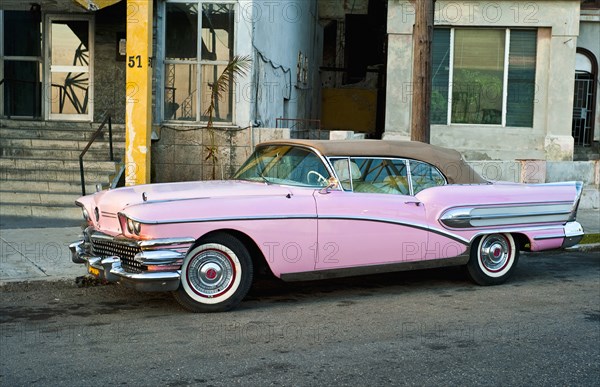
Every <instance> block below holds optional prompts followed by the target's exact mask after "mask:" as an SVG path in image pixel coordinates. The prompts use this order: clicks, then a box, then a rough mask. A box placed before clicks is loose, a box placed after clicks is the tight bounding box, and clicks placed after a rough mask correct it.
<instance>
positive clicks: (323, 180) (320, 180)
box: [306, 171, 329, 187]
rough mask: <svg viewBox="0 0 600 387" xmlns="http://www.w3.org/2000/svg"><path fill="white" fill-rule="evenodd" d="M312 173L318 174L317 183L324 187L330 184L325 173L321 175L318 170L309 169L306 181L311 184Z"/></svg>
mask: <svg viewBox="0 0 600 387" xmlns="http://www.w3.org/2000/svg"><path fill="white" fill-rule="evenodd" d="M311 175H316V176H317V183H319V184H321V185H322V186H323V187H326V186H327V185H328V184H329V180H327V179H326V178H325V177H324V176H323V175H321V174H320V173H319V172H317V171H308V173H307V174H306V181H307V182H308V183H309V184H310V179H311Z"/></svg>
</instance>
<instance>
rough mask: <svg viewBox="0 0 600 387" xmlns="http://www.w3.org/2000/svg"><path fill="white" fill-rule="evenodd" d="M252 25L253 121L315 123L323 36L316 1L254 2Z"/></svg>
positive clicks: (264, 122)
mask: <svg viewBox="0 0 600 387" xmlns="http://www.w3.org/2000/svg"><path fill="white" fill-rule="evenodd" d="M252 21H253V24H254V30H253V37H252V46H253V49H254V70H253V80H252V83H253V85H256V87H257V89H255V90H256V93H255V94H254V95H251V96H250V98H251V99H252V101H253V103H254V104H253V112H252V117H253V119H254V121H255V122H260V124H261V125H262V126H263V127H275V119H276V118H279V117H285V118H291V119H316V118H318V115H319V100H320V96H319V87H318V86H319V68H318V64H319V63H320V62H321V60H320V57H321V55H322V54H321V51H322V50H321V47H322V40H323V36H322V28H321V27H320V26H319V25H318V7H317V1H316V0H287V1H283V2H263V1H255V2H254V5H253V14H252ZM299 62H301V63H299Z"/></svg>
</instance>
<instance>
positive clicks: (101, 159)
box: [0, 119, 125, 219]
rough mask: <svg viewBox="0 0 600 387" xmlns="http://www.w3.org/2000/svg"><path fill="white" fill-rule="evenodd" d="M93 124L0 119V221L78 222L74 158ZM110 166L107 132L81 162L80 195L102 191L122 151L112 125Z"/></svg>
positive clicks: (120, 129) (120, 132) (120, 128)
mask: <svg viewBox="0 0 600 387" xmlns="http://www.w3.org/2000/svg"><path fill="white" fill-rule="evenodd" d="M99 126H100V124H99V123H73V122H46V121H24V120H7V119H0V216H26V217H43V218H55V219H80V218H81V210H80V209H79V208H78V207H77V206H75V200H76V199H77V198H78V197H80V196H81V181H80V179H81V177H80V172H79V155H80V154H81V151H82V150H83V149H84V148H85V147H86V145H87V144H88V141H89V140H90V138H91V136H92V135H93V134H94V132H95V131H96V130H97V129H98V128H99ZM112 131H113V149H114V156H115V161H110V156H109V141H108V126H105V127H104V129H103V131H102V134H101V135H100V136H99V137H98V138H97V139H96V141H95V142H94V143H93V144H92V146H91V147H90V149H89V150H88V152H87V153H86V155H85V156H84V158H83V161H84V175H85V182H86V193H87V194H90V193H93V192H95V191H96V188H95V186H96V184H98V183H100V184H102V186H103V187H104V188H106V187H108V186H109V185H110V183H111V181H112V179H113V178H114V177H115V176H116V174H117V172H118V167H119V162H120V160H121V159H122V158H123V154H124V148H125V127H124V125H115V124H113V125H112Z"/></svg>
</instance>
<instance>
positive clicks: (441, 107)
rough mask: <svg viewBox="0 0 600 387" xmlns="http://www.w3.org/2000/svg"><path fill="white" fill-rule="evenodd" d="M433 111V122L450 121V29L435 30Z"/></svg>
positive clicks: (432, 82)
mask: <svg viewBox="0 0 600 387" xmlns="http://www.w3.org/2000/svg"><path fill="white" fill-rule="evenodd" d="M431 52H432V66H431V77H432V78H431V112H430V117H429V119H430V121H431V123H432V124H441V125H445V124H447V123H448V83H449V77H450V29H449V28H436V29H434V30H433V44H432V46H431Z"/></svg>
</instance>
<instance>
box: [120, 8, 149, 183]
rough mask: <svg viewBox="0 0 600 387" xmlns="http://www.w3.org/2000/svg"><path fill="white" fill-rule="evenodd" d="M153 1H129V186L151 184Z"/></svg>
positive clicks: (126, 117) (126, 156) (127, 123)
mask: <svg viewBox="0 0 600 387" xmlns="http://www.w3.org/2000/svg"><path fill="white" fill-rule="evenodd" d="M151 56H152V1H151V0H127V64H126V65H127V70H126V79H127V86H126V87H127V91H126V95H127V96H126V98H127V102H126V108H125V109H126V110H125V126H126V141H125V185H128V186H129V185H136V184H148V183H150V143H151V135H152V68H151V66H150V59H149V58H150V57H151Z"/></svg>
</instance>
